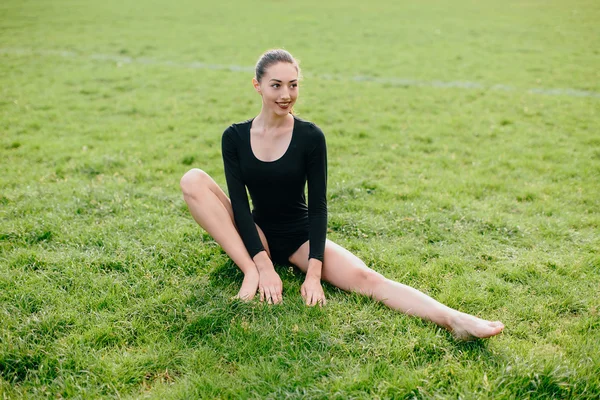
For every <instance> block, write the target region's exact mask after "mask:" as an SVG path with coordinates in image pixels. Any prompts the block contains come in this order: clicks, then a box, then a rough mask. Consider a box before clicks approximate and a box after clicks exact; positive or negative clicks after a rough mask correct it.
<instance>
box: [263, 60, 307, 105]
mask: <svg viewBox="0 0 600 400" xmlns="http://www.w3.org/2000/svg"><path fill="white" fill-rule="evenodd" d="M253 84H254V87H255V88H256V91H257V92H259V93H260V95H261V96H262V99H263V109H265V110H268V111H272V112H274V113H275V114H277V115H281V116H283V115H287V114H289V112H290V111H291V109H292V107H293V105H294V103H295V102H296V99H297V98H298V92H299V89H298V71H297V70H296V67H295V66H294V65H293V64H290V63H286V62H279V63H277V64H273V65H271V66H270V67H269V68H267V70H266V71H265V74H264V75H263V77H262V79H261V81H260V82H258V81H256V79H253Z"/></svg>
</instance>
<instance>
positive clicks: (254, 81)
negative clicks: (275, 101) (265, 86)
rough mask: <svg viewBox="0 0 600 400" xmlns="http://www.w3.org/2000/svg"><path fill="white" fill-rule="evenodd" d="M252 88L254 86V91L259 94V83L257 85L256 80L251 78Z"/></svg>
mask: <svg viewBox="0 0 600 400" xmlns="http://www.w3.org/2000/svg"><path fill="white" fill-rule="evenodd" d="M252 86H254V90H256V91H257V92H258V93H260V83H258V81H257V80H256V78H252Z"/></svg>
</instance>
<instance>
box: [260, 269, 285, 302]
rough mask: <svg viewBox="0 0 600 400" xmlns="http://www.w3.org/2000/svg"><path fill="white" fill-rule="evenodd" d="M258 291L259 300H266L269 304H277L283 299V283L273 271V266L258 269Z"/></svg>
mask: <svg viewBox="0 0 600 400" xmlns="http://www.w3.org/2000/svg"><path fill="white" fill-rule="evenodd" d="M258 273H259V280H258V292H259V293H260V301H265V300H266V301H267V303H269V304H279V303H281V301H282V300H283V296H282V294H281V293H282V291H283V283H281V278H280V277H279V275H277V272H275V268H273V267H271V268H270V269H269V268H264V269H263V270H259V271H258Z"/></svg>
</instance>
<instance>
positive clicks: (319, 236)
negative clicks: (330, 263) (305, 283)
mask: <svg viewBox="0 0 600 400" xmlns="http://www.w3.org/2000/svg"><path fill="white" fill-rule="evenodd" d="M312 128H313V131H312V132H311V133H312V135H311V142H312V148H311V149H310V151H309V152H308V159H307V171H306V177H307V180H308V219H309V223H310V228H309V229H310V230H309V245H310V249H309V254H308V258H309V260H311V259H315V260H318V261H321V262H322V261H323V253H324V251H325V240H326V237H327V145H326V143H325V135H324V134H323V132H322V131H321V130H320V129H319V128H318V127H316V126H315V125H313V126H312ZM313 265H315V266H316V265H318V264H317V263H313Z"/></svg>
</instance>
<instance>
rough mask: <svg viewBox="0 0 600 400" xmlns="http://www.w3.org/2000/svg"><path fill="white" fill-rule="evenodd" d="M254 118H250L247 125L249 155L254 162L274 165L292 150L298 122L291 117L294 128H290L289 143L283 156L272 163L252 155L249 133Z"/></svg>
mask: <svg viewBox="0 0 600 400" xmlns="http://www.w3.org/2000/svg"><path fill="white" fill-rule="evenodd" d="M255 118H256V117H254V118H252V119H251V120H250V123H249V124H248V144H249V147H250V154H252V157H253V158H254V159H255V160H256V161H259V162H261V163H265V164H271V163H275V162H277V161H279V160H281V159H283V158H284V157H285V156H286V155H287V153H289V152H290V149H291V148H292V143H293V142H294V137H295V136H296V125H297V122H298V121H297V119H296V117H295V116H293V115H292V118H294V126H292V137H291V138H290V143H289V144H288V147H287V149H285V151H284V152H283V154H282V155H281V157H279V158H278V159H276V160H272V161H264V160H261V159H260V158H258V157H256V154H254V150H252V132H251V130H252V122H254V119H255Z"/></svg>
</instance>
